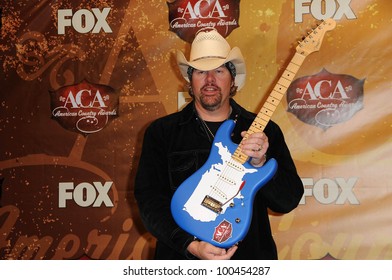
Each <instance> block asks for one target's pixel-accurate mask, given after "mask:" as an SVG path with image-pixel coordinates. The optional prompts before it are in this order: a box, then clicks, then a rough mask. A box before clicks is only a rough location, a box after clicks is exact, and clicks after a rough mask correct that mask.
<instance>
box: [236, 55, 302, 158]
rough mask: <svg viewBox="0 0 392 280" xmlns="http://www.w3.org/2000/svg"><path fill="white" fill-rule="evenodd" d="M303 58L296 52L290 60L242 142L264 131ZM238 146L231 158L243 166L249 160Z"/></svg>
mask: <svg viewBox="0 0 392 280" xmlns="http://www.w3.org/2000/svg"><path fill="white" fill-rule="evenodd" d="M305 57H306V56H304V55H302V54H300V53H298V52H296V53H295V55H294V56H293V58H292V59H291V61H290V63H289V65H288V66H287V67H286V69H285V71H284V72H283V74H282V76H281V77H280V79H279V80H278V82H277V84H276V85H275V87H274V89H273V90H272V92H271V93H270V95H269V97H268V98H267V100H266V101H265V103H264V105H263V107H262V108H261V110H260V112H259V113H258V114H257V116H256V118H255V120H254V121H253V123H252V124H251V126H250V127H249V129H248V131H247V132H246V135H245V136H244V138H243V139H242V141H243V140H245V139H246V138H248V136H249V135H251V134H253V133H255V132H262V131H264V129H265V127H266V126H267V124H268V122H269V121H270V119H271V117H272V115H273V113H274V112H275V110H276V108H277V107H278V105H279V103H280V102H281V101H282V98H283V96H284V95H285V93H286V91H287V89H288V87H289V86H290V84H291V82H292V81H293V79H294V77H295V75H296V74H297V72H298V70H299V68H300V66H301V65H302V63H303V62H304V60H305ZM242 141H241V142H242ZM240 146H241V145H238V148H237V149H236V150H235V152H234V153H233V155H232V158H233V159H234V160H236V161H237V162H240V163H242V164H244V163H245V162H246V161H247V160H248V159H249V157H248V156H247V155H245V154H244V153H243V152H242V150H241V148H240Z"/></svg>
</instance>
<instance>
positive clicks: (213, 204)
mask: <svg viewBox="0 0 392 280" xmlns="http://www.w3.org/2000/svg"><path fill="white" fill-rule="evenodd" d="M201 205H203V206H204V207H207V208H208V209H210V210H212V211H214V212H215V213H217V214H220V213H221V212H222V205H223V204H222V203H221V202H219V201H218V200H216V199H215V198H212V197H211V196H208V195H206V196H205V197H204V199H203V201H202V202H201Z"/></svg>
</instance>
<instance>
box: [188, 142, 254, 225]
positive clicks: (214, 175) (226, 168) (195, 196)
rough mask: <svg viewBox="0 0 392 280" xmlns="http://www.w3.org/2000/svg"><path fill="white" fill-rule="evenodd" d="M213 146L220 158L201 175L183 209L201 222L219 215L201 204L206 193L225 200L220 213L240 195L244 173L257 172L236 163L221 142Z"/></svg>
mask: <svg viewBox="0 0 392 280" xmlns="http://www.w3.org/2000/svg"><path fill="white" fill-rule="evenodd" d="M215 146H217V147H218V153H219V156H220V160H218V159H217V160H216V161H215V162H217V163H216V164H213V165H212V166H211V168H210V169H209V170H207V171H206V172H205V173H204V174H203V175H202V178H201V180H200V182H199V184H198V185H197V187H196V188H195V190H194V192H193V193H192V195H191V196H190V197H189V199H188V201H187V202H186V203H185V205H184V210H185V211H187V212H188V213H189V215H191V216H192V218H193V219H195V220H198V221H202V222H210V221H214V220H215V219H216V217H217V216H218V215H219V214H218V213H216V212H214V211H212V210H210V209H208V208H206V207H205V206H203V205H202V204H201V202H202V201H203V199H204V198H205V196H206V195H209V196H211V197H214V198H215V199H217V200H219V201H222V202H225V204H224V205H223V206H222V211H221V213H220V214H223V213H224V212H225V210H226V208H227V207H228V206H229V205H230V202H232V201H233V199H234V198H241V197H242V196H241V192H240V191H239V189H240V186H241V185H242V182H243V177H244V175H245V174H246V173H253V172H257V169H253V168H252V169H247V168H245V167H244V166H243V165H242V164H240V163H236V162H235V161H234V160H233V159H232V157H231V156H232V154H231V153H230V152H229V150H228V149H227V147H224V146H223V145H222V142H217V143H215Z"/></svg>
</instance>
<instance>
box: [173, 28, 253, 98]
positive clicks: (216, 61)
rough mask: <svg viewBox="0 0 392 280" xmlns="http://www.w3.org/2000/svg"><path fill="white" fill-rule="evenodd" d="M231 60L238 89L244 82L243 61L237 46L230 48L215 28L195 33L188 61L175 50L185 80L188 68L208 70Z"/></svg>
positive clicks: (244, 70)
mask: <svg viewBox="0 0 392 280" xmlns="http://www.w3.org/2000/svg"><path fill="white" fill-rule="evenodd" d="M229 61H230V62H231V63H233V64H234V66H235V68H236V76H235V78H234V81H235V85H236V86H237V87H238V90H240V89H241V88H242V87H243V85H244V83H245V76H246V69H245V61H244V58H243V57H242V54H241V51H240V49H239V48H238V47H234V48H232V49H230V45H229V43H228V42H227V41H226V40H225V39H224V38H223V37H222V35H220V34H219V33H218V31H216V30H215V29H212V30H208V31H200V32H198V33H197V34H196V37H195V39H194V40H193V42H192V45H191V52H190V57H189V61H188V60H187V59H186V58H185V56H184V54H183V53H182V52H181V51H177V64H178V66H179V68H180V72H181V74H182V76H183V77H184V79H185V80H187V81H188V82H190V81H189V77H188V73H187V71H188V68H189V67H193V68H194V69H197V70H202V71H209V70H213V69H216V68H218V67H220V66H222V65H223V64H225V63H226V62H229Z"/></svg>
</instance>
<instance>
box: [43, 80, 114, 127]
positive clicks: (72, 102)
mask: <svg viewBox="0 0 392 280" xmlns="http://www.w3.org/2000/svg"><path fill="white" fill-rule="evenodd" d="M50 95H51V109H52V118H53V119H55V120H56V121H57V122H58V123H59V124H60V125H61V126H62V127H64V128H65V129H68V130H71V131H74V132H77V133H81V134H83V135H88V134H91V133H96V132H99V131H101V130H102V129H103V128H105V127H106V126H107V125H108V123H109V122H110V121H111V120H112V119H114V118H116V117H117V116H118V113H117V112H118V106H119V97H118V94H117V93H115V92H114V90H113V89H112V88H111V87H109V86H106V85H97V84H90V83H88V82H87V81H83V82H81V83H79V84H76V85H71V86H65V87H62V88H60V89H58V90H57V91H54V92H50Z"/></svg>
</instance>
